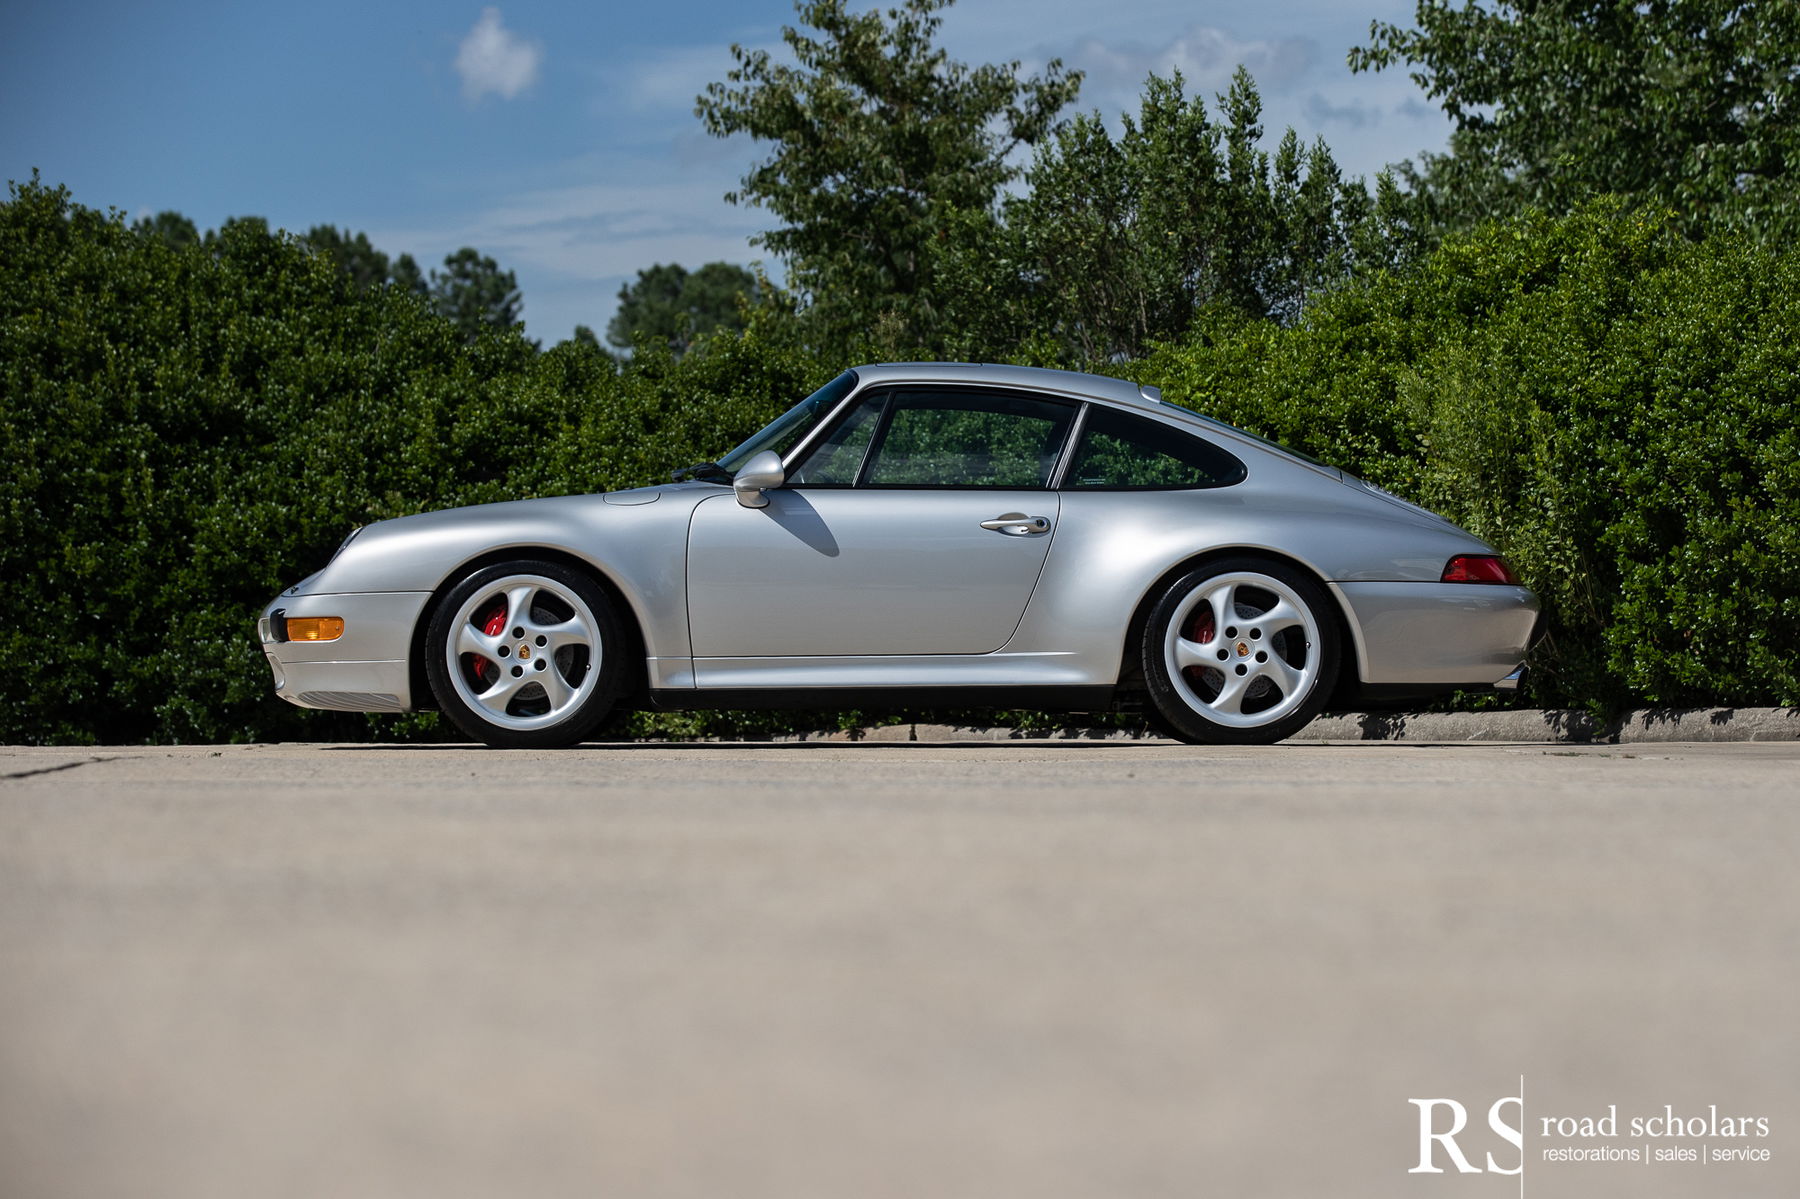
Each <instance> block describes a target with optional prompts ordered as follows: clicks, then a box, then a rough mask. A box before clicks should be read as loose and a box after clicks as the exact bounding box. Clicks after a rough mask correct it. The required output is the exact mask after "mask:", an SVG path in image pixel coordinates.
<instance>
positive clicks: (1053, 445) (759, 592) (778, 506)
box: [258, 363, 1537, 747]
mask: <svg viewBox="0 0 1800 1199" xmlns="http://www.w3.org/2000/svg"><path fill="white" fill-rule="evenodd" d="M1536 614H1537V601H1536V599H1535V597H1533V595H1532V594H1531V592H1530V591H1528V590H1526V589H1525V588H1524V587H1522V586H1520V584H1519V581H1518V580H1517V579H1516V578H1514V577H1513V574H1512V571H1511V570H1510V569H1509V568H1508V567H1507V565H1506V563H1505V562H1504V561H1503V560H1502V559H1501V558H1500V557H1499V556H1498V555H1497V554H1496V553H1495V552H1494V550H1493V548H1492V547H1491V546H1488V545H1486V544H1485V543H1483V542H1481V541H1479V540H1478V539H1476V538H1475V537H1472V536H1470V535H1469V534H1468V533H1466V532H1464V531H1463V530H1461V529H1459V528H1457V527H1456V526H1455V525H1452V524H1451V523H1449V522H1448V521H1446V520H1444V519H1442V518H1441V517H1438V516H1436V515H1434V514H1432V513H1431V512H1428V511H1426V510H1425V509H1423V508H1420V507H1417V506H1416V505H1413V504H1410V503H1407V502H1406V501H1404V500H1401V499H1399V498H1398V497H1396V496H1392V495H1389V494H1388V493H1386V492H1384V491H1381V490H1379V489H1378V488H1375V487H1373V486H1370V485H1369V484H1366V483H1363V482H1362V481H1360V480H1358V479H1356V478H1354V477H1353V476H1350V475H1347V474H1345V473H1344V472H1343V471H1340V470H1337V469H1334V468H1332V467H1329V466H1325V465H1323V464H1321V463H1318V462H1314V461H1312V460H1310V459H1308V458H1305V457H1303V456H1302V455H1299V454H1295V453H1292V452H1290V451H1288V450H1285V449H1282V448H1281V447H1279V446H1275V445H1272V444H1270V443H1268V442H1265V441H1262V440H1261V439H1259V438H1257V437H1255V436H1252V435H1251V434H1249V433H1245V432H1243V431H1242V430H1240V429H1236V428H1233V427H1231V426H1229V425H1225V424H1221V423H1219V422H1217V421H1213V420H1209V419H1208V418H1206V417H1204V416H1199V415H1196V414H1195V413H1193V412H1190V411H1188V410H1186V409H1183V408H1178V407H1176V406H1174V405H1172V404H1169V403H1167V402H1165V401H1164V400H1163V399H1162V398H1161V396H1160V394H1159V393H1158V392H1157V390H1156V389H1155V388H1153V387H1139V386H1138V385H1136V384H1133V383H1126V382H1123V381H1120V380H1118V379H1108V378H1102V377H1099V376H1095V375H1082V374H1072V373H1067V372H1062V371H1048V370H1035V369H1028V368H1023V367H1008V366H972V365H962V364H950V363H904V364H897V365H885V366H867V367H857V368H856V369H855V370H850V371H845V372H844V373H843V374H842V375H839V376H838V377H837V378H836V379H833V380H832V381H831V382H829V383H827V384H826V385H825V386H824V387H821V388H820V389H819V390H818V391H816V392H814V393H813V394H812V395H810V396H808V397H807V398H806V399H804V400H802V401H801V402H800V403H799V404H797V405H795V406H794V407H793V408H792V409H790V410H789V411H788V412H787V413H785V414H784V415H783V416H781V417H780V418H779V419H778V420H776V421H775V422H774V423H773V424H771V425H769V426H768V427H767V428H765V429H763V430H762V431H761V432H759V433H757V434H756V435H755V436H754V437H752V438H750V439H749V440H748V441H746V442H744V443H743V444H742V445H740V446H738V447H737V448H736V449H734V450H732V451H731V452H730V453H728V454H726V455H725V456H724V457H722V458H720V459H719V460H718V461H717V462H707V463H702V464H700V465H698V466H693V467H689V468H687V469H686V470H684V471H678V472H676V481H675V482H672V483H666V484H663V485H662V486H659V487H643V488H638V489H635V490H631V491H613V492H608V493H606V494H605V495H574V496H562V497H558V498H554V499H537V500H520V501H515V502H511V503H502V504H487V505H482V506H480V507H473V508H458V509H454V510H451V511H445V512H428V513H425V514H422V515H419V516H409V517H404V518H402V519H399V520H387V521H381V522H379V523H377V524H373V525H369V526H368V527H366V528H363V529H361V530H358V531H357V532H355V533H352V534H351V535H350V537H349V539H348V540H346V541H345V542H344V544H343V546H342V547H341V548H340V549H339V550H338V552H337V554H336V556H335V557H333V558H332V560H331V562H330V564H329V565H327V566H326V567H325V569H324V570H322V571H320V572H319V573H317V574H315V575H313V576H311V577H310V578H307V579H305V580H304V581H302V582H300V583H298V584H296V585H295V586H293V587H290V588H289V589H288V590H286V591H284V592H282V593H281V595H280V596H279V597H277V598H276V599H275V601H274V602H273V603H271V604H270V605H269V606H268V608H267V609H266V610H265V611H264V612H263V615H262V619H261V621H260V622H259V625H258V632H259V634H260V636H261V640H262V646H263V651H264V652H265V653H266V654H267V655H268V659H269V665H270V666H271V667H273V668H274V672H275V692H276V694H277V695H279V696H280V697H281V698H283V699H285V700H287V701H288V702H290V703H294V704H299V705H301V706H303V707H311V708H334V709H339V710H349V711H366V712H404V711H408V710H411V709H414V708H425V707H437V708H439V709H441V710H442V711H443V712H444V713H445V714H446V715H447V716H448V717H449V718H450V719H451V720H452V721H454V722H455V724H456V725H457V727H458V728H460V729H462V730H463V731H464V732H465V733H467V734H469V735H470V736H472V737H475V738H478V739H480V740H482V741H485V742H487V743H488V744H490V745H496V746H521V747H523V746H552V745H567V744H570V743H572V742H575V741H578V740H580V739H581V738H582V737H583V736H584V735H585V734H587V733H588V732H589V731H591V730H592V729H593V728H594V726H595V725H596V724H598V723H599V722H600V720H601V719H602V718H603V717H605V715H606V714H607V713H608V712H609V711H610V710H611V709H613V708H614V707H615V706H616V705H619V704H621V703H628V704H633V705H640V706H651V707H658V708H704V707H774V706H801V707H809V708H828V707H838V706H845V707H849V706H854V707H884V706H885V707H894V706H899V705H905V706H909V707H918V706H926V705H929V706H961V707H993V706H1003V707H1032V708H1040V709H1048V710H1059V711H1079V712H1093V711H1103V710H1108V709H1114V708H1127V709H1129V708H1132V707H1135V706H1139V705H1141V706H1143V707H1144V708H1145V710H1146V711H1147V713H1148V715H1149V716H1150V717H1151V718H1152V719H1153V720H1154V721H1155V722H1156V723H1157V724H1158V726H1159V727H1161V728H1162V729H1164V730H1165V731H1167V732H1169V733H1172V734H1174V735H1177V736H1180V737H1182V738H1185V739H1189V740H1193V741H1210V742H1240V743H1259V742H1272V741H1278V740H1280V739H1281V738H1283V737H1287V736H1291V735H1292V734H1293V733H1295V732H1296V731H1297V730H1299V729H1300V728H1301V727H1302V726H1303V725H1305V724H1306V723H1307V721H1309V720H1311V719H1312V718H1313V717H1314V716H1315V715H1316V714H1317V713H1318V712H1320V711H1321V710H1322V709H1324V708H1325V707H1326V705H1327V704H1329V703H1336V704H1338V705H1340V706H1341V705H1346V704H1352V703H1367V702H1370V700H1371V699H1392V698H1401V697H1405V698H1410V697H1414V696H1423V695H1429V694H1431V693H1435V692H1446V691H1452V690H1457V689H1468V688H1485V687H1505V686H1509V685H1516V683H1517V679H1518V677H1519V669H1520V664H1521V660H1522V659H1523V657H1524V655H1525V650H1526V646H1527V642H1528V641H1529V639H1530V636H1531V632H1532V627H1533V623H1534V620H1535V617H1536Z"/></svg>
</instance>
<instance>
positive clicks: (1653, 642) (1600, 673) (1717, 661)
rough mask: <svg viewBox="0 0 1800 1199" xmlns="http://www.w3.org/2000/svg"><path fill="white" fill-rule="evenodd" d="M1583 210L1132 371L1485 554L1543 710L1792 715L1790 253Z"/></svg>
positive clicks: (1795, 428) (1527, 222) (1522, 226)
mask: <svg viewBox="0 0 1800 1199" xmlns="http://www.w3.org/2000/svg"><path fill="white" fill-rule="evenodd" d="M1679 229H1680V226H1679V223H1678V222H1675V221H1673V220H1671V219H1670V218H1668V217H1667V216H1665V215H1663V214H1659V213H1655V212H1645V211H1633V210H1629V209H1626V208H1624V207H1622V206H1621V205H1620V203H1619V202H1618V201H1616V200H1607V201H1597V202H1594V203H1592V204H1590V205H1587V206H1584V207H1583V208H1581V209H1580V210H1578V211H1577V212H1576V213H1574V214H1572V215H1571V216H1569V217H1566V218H1564V219H1561V220H1554V219H1551V218H1549V217H1546V216H1544V215H1543V214H1541V213H1530V214H1527V215H1525V216H1523V217H1519V218H1515V219H1513V220H1510V221H1505V222H1493V223H1489V224H1487V225H1484V226H1481V227H1480V228H1478V229H1477V230H1475V231H1474V232H1472V233H1470V234H1466V235H1458V236H1453V237H1452V238H1450V239H1449V240H1447V241H1446V242H1445V244H1444V245H1443V246H1442V247H1441V248H1440V249H1438V250H1437V251H1436V252H1435V253H1433V254H1431V255H1430V256H1429V257H1428V258H1426V259H1425V260H1424V261H1423V262H1421V263H1420V264H1419V265H1418V267H1417V268H1416V269H1414V270H1412V271H1407V272H1401V273H1389V272H1381V273H1376V274H1369V275H1364V276H1360V277H1358V278H1357V279H1355V280H1353V281H1352V282H1350V283H1349V284H1347V285H1345V286H1343V287H1341V288H1339V289H1337V290H1335V291H1333V292H1332V293H1330V294H1329V295H1327V296H1325V297H1323V298H1322V299H1321V300H1319V301H1318V302H1317V303H1316V304H1314V305H1312V306H1310V307H1309V309H1308V311H1307V313H1306V314H1305V316H1304V317H1303V318H1302V320H1301V321H1300V323H1299V324H1298V325H1297V326H1295V327H1294V328H1291V329H1281V328H1279V327H1277V326H1274V325H1272V324H1268V323H1265V322H1246V321H1244V320H1242V319H1241V318H1237V319H1231V320H1222V321H1215V322H1213V323H1212V324H1211V325H1210V326H1209V327H1206V328H1203V329H1201V330H1200V331H1198V332H1197V333H1196V334H1195V335H1194V336H1193V337H1191V338H1190V339H1189V340H1187V341H1186V342H1184V343H1182V344H1179V345H1171V346H1167V347H1164V348H1163V349H1162V350H1160V351H1159V352H1158V353H1156V354H1154V355H1152V356H1151V357H1150V358H1148V359H1146V360H1144V361H1142V362H1138V363H1133V364H1131V365H1130V367H1129V368H1127V369H1128V371H1129V373H1130V374H1131V375H1133V376H1134V377H1137V378H1140V379H1143V380H1145V381H1150V382H1156V383H1160V384H1161V385H1163V386H1164V387H1165V388H1166V389H1167V394H1169V395H1170V396H1171V398H1174V399H1177V400H1179V401H1180V402H1182V403H1186V404H1189V405H1190V406H1193V407H1196V408H1199V409H1201V410H1203V411H1206V412H1209V413H1211V414H1213V415H1216V416H1219V417H1221V418H1223V419H1225V420H1228V421H1231V422H1232V423H1235V424H1239V425H1243V426H1245V427H1247V428H1250V429H1252V430H1254V431H1256V432H1258V433H1262V434H1264V435H1265V436H1268V437H1271V438H1273V439H1275V440H1278V441H1282V442H1285V443H1287V444H1289V445H1292V446H1294V447H1296V448H1298V449H1301V450H1304V451H1306V452H1308V453H1311V454H1314V455H1316V456H1318V457H1320V458H1323V459H1324V460H1326V461H1329V462H1331V463H1333V464H1335V465H1338V466H1342V467H1345V468H1347V469H1350V470H1353V471H1355V472H1357V473H1359V474H1361V475H1363V476H1364V477H1366V478H1368V479H1370V480H1371V481H1373V482H1375V483H1377V484H1379V485H1381V486H1383V487H1386V488H1388V489H1389V490H1392V491H1395V492H1398V493H1399V494H1401V495H1404V496H1407V497H1409V498H1412V499H1416V500H1418V501H1419V502H1421V503H1423V504H1425V505H1427V506H1429V507H1431V508H1433V509H1434V510H1436V511H1439V512H1442V513H1443V514H1444V515H1446V516H1448V517H1450V518H1451V519H1452V520H1454V521H1457V522H1458V523H1459V524H1462V525H1463V526H1465V527H1466V528H1468V529H1470V530H1471V531H1473V532H1475V533H1477V534H1479V535H1480V536H1482V537H1485V538H1487V539H1489V540H1490V541H1492V542H1494V543H1495V544H1497V545H1498V546H1499V547H1500V548H1501V550H1502V551H1504V552H1505V553H1506V554H1507V555H1508V556H1509V557H1510V558H1511V559H1512V560H1513V562H1514V564H1515V566H1516V567H1517V568H1518V569H1519V572H1520V574H1521V575H1522V577H1523V578H1524V580H1525V582H1526V583H1527V584H1528V585H1529V586H1530V587H1532V589H1533V590H1535V591H1536V592H1537V594H1538V596H1539V598H1540V599H1541V600H1542V601H1543V603H1544V609H1545V614H1546V617H1547V620H1548V627H1549V630H1550V640H1549V641H1548V642H1547V643H1546V645H1545V646H1544V648H1543V650H1542V651H1541V653H1540V654H1539V655H1538V660H1537V662H1536V666H1537V667H1538V668H1539V673H1538V675H1537V677H1536V680H1535V683H1534V687H1535V694H1534V698H1535V699H1536V700H1538V701H1539V702H1542V703H1546V704H1568V703H1575V704H1588V705H1591V706H1593V707H1596V708H1599V709H1617V708H1621V707H1627V706H1632V705H1641V704H1649V705H1653V706H1679V705H1689V704H1723V705H1736V704H1768V703H1782V704H1796V703H1800V423H1797V422H1796V421H1795V418H1794V413H1795V411H1796V407H1797V405H1800V343H1797V342H1796V340H1795V338H1794V336H1793V330H1794V329H1796V328H1800V254H1796V253H1795V252H1794V251H1793V250H1791V249H1789V248H1786V247H1783V248H1781V249H1779V250H1777V249H1773V248H1770V247H1767V246H1764V245H1761V244H1758V243H1757V242H1756V241H1755V240H1754V239H1753V238H1752V237H1750V236H1749V235H1747V234H1744V233H1741V232H1731V231H1727V232H1721V233H1717V234H1714V235H1712V236H1710V237H1708V238H1706V239H1705V240H1703V241H1701V242H1700V243H1698V244H1695V243H1692V242H1689V241H1687V240H1686V239H1685V238H1684V237H1682V236H1681V234H1680V232H1679Z"/></svg>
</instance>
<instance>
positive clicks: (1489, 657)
mask: <svg viewBox="0 0 1800 1199" xmlns="http://www.w3.org/2000/svg"><path fill="white" fill-rule="evenodd" d="M1331 587H1332V590H1333V591H1335V592H1336V593H1337V595H1338V598H1339V599H1340V600H1341V601H1342V603H1343V605H1344V607H1345V609H1346V611H1347V612H1348V613H1349V615H1350V617H1351V619H1350V631H1351V636H1352V637H1353V638H1354V639H1355V642H1356V656H1357V662H1358V664H1359V675H1360V678H1361V681H1362V682H1363V683H1364V684H1365V685H1367V686H1376V687H1389V686H1420V687H1428V688H1433V689H1439V688H1441V689H1465V688H1466V689H1474V688H1480V687H1495V686H1501V685H1503V684H1505V683H1506V682H1507V681H1508V680H1509V679H1510V678H1511V677H1512V676H1513V674H1514V672H1515V671H1517V670H1518V669H1519V667H1520V665H1521V664H1522V663H1523V662H1524V661H1525V653H1526V651H1527V650H1528V649H1529V648H1530V646H1531V636H1532V629H1533V627H1534V625H1535V624H1536V622H1537V618H1538V601H1537V597H1536V596H1534V595H1533V594H1532V593H1531V592H1530V591H1529V590H1527V589H1526V588H1524V587H1512V586H1504V585H1499V584H1489V583H1333V584H1332V585H1331ZM1514 685H1515V686H1516V685H1517V684H1516V682H1515V683H1514Z"/></svg>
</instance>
